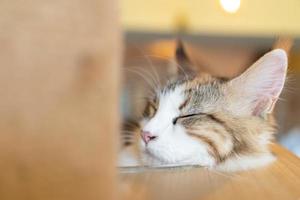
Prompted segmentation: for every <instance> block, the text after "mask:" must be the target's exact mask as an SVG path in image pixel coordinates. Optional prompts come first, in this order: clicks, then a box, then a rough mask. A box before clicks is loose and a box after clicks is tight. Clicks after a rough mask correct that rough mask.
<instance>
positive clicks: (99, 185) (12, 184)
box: [0, 0, 121, 200]
mask: <svg viewBox="0 0 300 200" xmlns="http://www.w3.org/2000/svg"><path fill="white" fill-rule="evenodd" d="M117 11H118V10H117V9H116V2H115V1H112V0H73V1H69V0H51V1H39V0H27V1H17V0H9V1H2V2H1V3H0V13H1V18H0V170H1V172H0V199H3V200H14V199H18V200H19V199H23V200H25V199H26V200H27V199H28V200H35V199H37V200H41V199H43V200H48V199H55V200H60V199H63V200H67V199H70V200H77V199H78V200H79V199H88V200H92V199H97V200H99V199H103V200H104V199H105V200H109V199H114V198H115V191H114V188H115V184H116V183H115V167H114V164H115V152H116V149H115V147H116V145H115V144H116V141H117V140H116V135H117V131H118V124H119V117H118V94H119V91H118V90H119V65H120V55H121V49H120V43H121V37H120V30H119V24H118V15H117Z"/></svg>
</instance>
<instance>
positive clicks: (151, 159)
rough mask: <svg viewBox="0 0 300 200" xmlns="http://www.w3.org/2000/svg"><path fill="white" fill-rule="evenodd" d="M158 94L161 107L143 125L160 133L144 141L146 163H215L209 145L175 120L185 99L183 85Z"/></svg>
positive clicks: (151, 131)
mask: <svg viewBox="0 0 300 200" xmlns="http://www.w3.org/2000/svg"><path fill="white" fill-rule="evenodd" d="M158 96H159V107H158V109H157V112H156V114H155V116H154V117H153V118H151V119H149V120H148V121H147V120H145V121H144V122H143V124H144V125H142V129H143V131H148V132H150V133H152V134H153V135H155V136H157V138H156V139H154V140H152V141H150V142H149V143H148V144H147V145H145V144H144V143H143V142H141V145H142V149H143V150H144V153H145V155H146V156H145V157H144V162H145V164H146V165H147V164H148V165H151V166H153V165H154V166H161V165H162V164H163V165H202V166H213V165H214V163H215V160H214V158H213V157H212V156H210V155H209V153H208V152H207V147H206V144H204V143H201V141H199V140H195V139H194V138H192V137H191V136H189V135H188V134H187V133H186V132H185V130H184V128H183V127H182V126H181V125H179V124H176V125H173V123H172V121H173V119H174V118H176V117H178V116H179V114H180V111H179V106H180V105H181V104H182V103H183V101H184V100H185V98H184V93H183V86H179V87H177V88H176V89H175V90H170V91H169V92H167V93H160V94H159V95H158Z"/></svg>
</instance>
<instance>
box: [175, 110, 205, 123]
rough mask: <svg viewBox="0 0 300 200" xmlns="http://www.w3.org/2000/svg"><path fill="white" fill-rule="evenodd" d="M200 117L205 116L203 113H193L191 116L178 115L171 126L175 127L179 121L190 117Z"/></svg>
mask: <svg viewBox="0 0 300 200" xmlns="http://www.w3.org/2000/svg"><path fill="white" fill-rule="evenodd" d="M201 115H206V114H205V113H193V114H187V115H180V116H178V117H175V118H174V119H173V124H174V125H175V124H176V123H177V121H178V120H179V119H184V118H190V117H194V116H201Z"/></svg>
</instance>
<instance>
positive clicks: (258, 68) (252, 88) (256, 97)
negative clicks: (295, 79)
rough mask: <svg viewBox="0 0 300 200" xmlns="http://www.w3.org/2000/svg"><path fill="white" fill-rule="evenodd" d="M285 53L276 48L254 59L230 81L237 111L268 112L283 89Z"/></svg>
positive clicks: (257, 114) (285, 67)
mask: <svg viewBox="0 0 300 200" xmlns="http://www.w3.org/2000/svg"><path fill="white" fill-rule="evenodd" d="M286 72H287V54H286V52H285V51H284V50H282V49H275V50H273V51H271V52H269V53H267V54H265V55H264V56H263V57H261V58H260V59H259V60H258V61H256V62H255V63H254V64H253V65H252V66H251V67H250V68H248V69H247V70H246V71H245V72H244V73H243V74H241V75H240V76H238V77H236V78H234V79H233V80H231V81H230V82H229V88H230V93H231V95H233V97H232V98H233V99H232V101H235V105H236V110H237V111H238V112H241V113H243V112H248V113H249V112H250V113H251V114H252V115H256V116H264V115H265V114H268V113H271V112H272V110H273V107H274V105H275V103H276V101H277V100H278V98H279V95H280V93H281V91H282V89H283V86H284V82H285V78H286Z"/></svg>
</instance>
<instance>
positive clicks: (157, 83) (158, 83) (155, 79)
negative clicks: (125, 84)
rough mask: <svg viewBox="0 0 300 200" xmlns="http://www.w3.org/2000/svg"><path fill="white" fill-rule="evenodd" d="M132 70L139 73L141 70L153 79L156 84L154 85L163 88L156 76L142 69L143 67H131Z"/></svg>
mask: <svg viewBox="0 0 300 200" xmlns="http://www.w3.org/2000/svg"><path fill="white" fill-rule="evenodd" d="M131 68H132V69H135V70H137V71H139V70H140V71H141V72H143V73H145V74H147V75H148V76H149V77H150V78H151V80H152V81H153V82H154V84H155V85H157V87H161V85H160V81H159V80H158V79H157V78H156V77H155V74H151V72H149V71H148V70H146V69H145V68H141V67H131Z"/></svg>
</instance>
